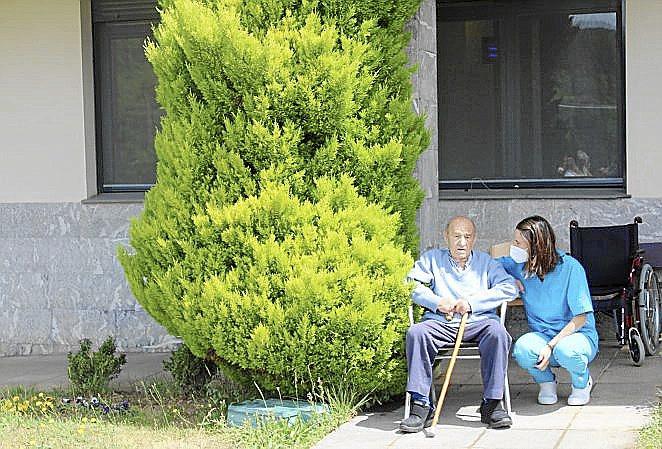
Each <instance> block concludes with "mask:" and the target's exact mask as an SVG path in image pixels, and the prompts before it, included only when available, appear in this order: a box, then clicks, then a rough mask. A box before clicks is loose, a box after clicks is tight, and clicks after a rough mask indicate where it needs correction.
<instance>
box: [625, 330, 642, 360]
mask: <svg viewBox="0 0 662 449" xmlns="http://www.w3.org/2000/svg"><path fill="white" fill-rule="evenodd" d="M633 330H634V329H633ZM628 346H630V357H632V362H633V363H634V364H635V365H636V366H641V365H642V364H643V363H644V359H645V358H646V350H645V349H644V342H643V341H641V337H640V336H639V334H637V333H636V332H631V333H630V338H629V339H628Z"/></svg>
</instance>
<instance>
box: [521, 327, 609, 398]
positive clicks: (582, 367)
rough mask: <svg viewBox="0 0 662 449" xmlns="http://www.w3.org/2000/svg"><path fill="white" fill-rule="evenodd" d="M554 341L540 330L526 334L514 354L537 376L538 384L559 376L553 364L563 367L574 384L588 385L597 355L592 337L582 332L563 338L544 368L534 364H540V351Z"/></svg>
mask: <svg viewBox="0 0 662 449" xmlns="http://www.w3.org/2000/svg"><path fill="white" fill-rule="evenodd" d="M550 340H551V338H549V337H547V336H546V335H544V334H542V333H540V332H529V333H528V334H524V335H522V336H521V337H520V338H519V339H518V340H517V341H516V342H515V345H514V347H513V357H515V360H516V361H517V363H518V365H519V366H521V367H522V368H523V369H525V370H527V371H528V372H529V374H531V376H533V379H534V380H535V381H536V383H542V382H553V381H554V379H555V378H556V377H555V376H554V373H552V370H551V369H550V367H561V368H564V369H566V370H567V371H568V372H569V373H570V377H571V379H572V386H573V387H575V388H585V387H586V384H587V383H588V376H589V372H588V364H589V363H591V361H592V360H593V359H594V358H595V356H596V354H597V351H596V350H594V349H593V347H592V345H591V343H590V341H589V339H588V338H586V336H585V335H583V334H581V333H579V332H576V333H574V334H572V335H568V336H567V337H565V338H562V339H561V341H559V342H558V344H557V345H556V346H555V347H554V350H553V351H552V355H551V357H550V359H549V365H547V368H546V369H545V370H543V371H540V370H539V369H538V368H535V367H534V366H535V365H537V364H538V354H540V351H542V349H543V348H544V347H545V345H546V344H547V343H549V341H550Z"/></svg>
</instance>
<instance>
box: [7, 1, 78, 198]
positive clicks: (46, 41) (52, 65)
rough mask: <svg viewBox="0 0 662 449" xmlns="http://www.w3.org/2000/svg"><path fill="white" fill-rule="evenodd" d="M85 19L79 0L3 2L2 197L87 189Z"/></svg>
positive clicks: (73, 195)
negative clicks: (84, 94) (84, 84)
mask: <svg viewBox="0 0 662 449" xmlns="http://www.w3.org/2000/svg"><path fill="white" fill-rule="evenodd" d="M88 3H89V0H88ZM81 25H82V22H81V3H80V0H51V1H47V2H45V1H42V0H3V1H2V2H0V54H1V55H2V69H1V70H0V98H1V99H2V103H0V152H1V154H2V164H0V203H3V202H11V203H14V202H17V203H20V202H68V201H80V200H82V199H84V198H86V197H87V185H86V184H87V183H86V173H87V168H88V167H87V165H86V148H85V145H86V142H85V130H86V128H85V116H84V101H83V82H84V77H83V70H82V67H83V63H82V54H83V48H84V47H83V34H82V33H81ZM88 33H89V31H88ZM85 39H87V43H86V45H87V44H89V42H90V37H89V36H85Z"/></svg>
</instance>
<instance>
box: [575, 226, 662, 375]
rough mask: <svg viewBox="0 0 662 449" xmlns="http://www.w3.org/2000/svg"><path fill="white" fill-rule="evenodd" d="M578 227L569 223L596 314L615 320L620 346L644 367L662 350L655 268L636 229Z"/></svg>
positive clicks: (576, 253) (576, 257)
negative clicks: (644, 364) (648, 356)
mask: <svg viewBox="0 0 662 449" xmlns="http://www.w3.org/2000/svg"><path fill="white" fill-rule="evenodd" d="M640 223H642V220H641V217H635V218H634V222H633V223H630V224H626V225H618V226H602V227H580V226H579V223H578V222H577V221H576V220H572V221H571V222H570V254H571V255H572V256H573V257H574V258H575V259H577V260H578V261H579V262H580V263H581V264H582V266H583V267H584V270H585V271H586V277H587V279H588V286H589V290H590V292H591V297H592V303H593V309H594V311H595V312H596V313H598V312H601V313H604V314H607V315H609V316H611V317H612V318H613V320H614V325H615V328H616V337H617V340H618V342H619V344H620V345H625V343H626V342H627V344H628V346H629V350H630V356H631V357H632V361H633V362H634V364H635V365H636V366H641V365H642V363H643V362H644V359H645V358H646V355H654V354H656V353H657V351H658V350H659V347H660V331H661V329H660V326H661V323H660V308H661V307H662V306H661V304H660V301H661V298H660V287H659V285H658V278H657V276H656V274H655V271H654V270H653V267H652V266H651V265H650V264H649V263H648V262H647V261H646V259H645V257H644V251H643V250H641V249H640V247H639V235H638V225H639V224H640Z"/></svg>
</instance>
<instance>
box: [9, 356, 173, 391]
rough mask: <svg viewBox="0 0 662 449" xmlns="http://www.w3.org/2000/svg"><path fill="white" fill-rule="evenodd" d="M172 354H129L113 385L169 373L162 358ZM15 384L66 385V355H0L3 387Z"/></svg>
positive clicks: (127, 384) (57, 386)
mask: <svg viewBox="0 0 662 449" xmlns="http://www.w3.org/2000/svg"><path fill="white" fill-rule="evenodd" d="M169 356H170V353H128V354H127V355H126V365H124V366H123V367H122V372H121V373H120V376H119V377H118V378H117V379H115V380H113V381H112V383H111V386H114V387H115V388H117V387H119V388H128V387H129V386H130V385H131V384H133V383H135V382H136V381H139V380H143V379H149V378H152V377H154V376H163V375H166V373H164V371H163V365H162V361H163V360H164V359H166V358H168V357H169ZM15 385H25V386H32V387H35V388H37V389H42V390H43V389H52V388H62V387H67V386H68V385H69V380H68V378H67V356H66V354H57V355H39V356H27V357H0V387H8V386H15Z"/></svg>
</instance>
